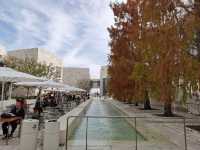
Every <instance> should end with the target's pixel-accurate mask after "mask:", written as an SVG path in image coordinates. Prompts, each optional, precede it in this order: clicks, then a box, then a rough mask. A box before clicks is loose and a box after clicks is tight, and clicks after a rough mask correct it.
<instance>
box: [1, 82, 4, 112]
mask: <svg viewBox="0 0 200 150" xmlns="http://www.w3.org/2000/svg"><path fill="white" fill-rule="evenodd" d="M3 98H4V82H2V88H1V109H2V110H3Z"/></svg>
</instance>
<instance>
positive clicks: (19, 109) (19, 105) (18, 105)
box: [2, 99, 25, 138]
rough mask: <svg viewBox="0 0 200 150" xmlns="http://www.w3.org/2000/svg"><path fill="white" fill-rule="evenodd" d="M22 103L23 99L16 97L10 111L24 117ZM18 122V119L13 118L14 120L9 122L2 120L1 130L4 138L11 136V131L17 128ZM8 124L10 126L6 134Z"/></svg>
mask: <svg viewBox="0 0 200 150" xmlns="http://www.w3.org/2000/svg"><path fill="white" fill-rule="evenodd" d="M23 105H24V101H23V100H21V99H17V100H16V105H15V106H14V107H13V108H12V109H11V111H10V113H12V114H14V115H15V116H17V117H21V119H24V116H25V111H24V108H23ZM19 123H20V120H15V121H12V122H9V123H8V122H4V123H3V124H2V130H3V135H4V138H7V137H12V136H13V133H14V132H15V130H16V128H17V124H19ZM9 125H10V126H11V127H12V129H11V133H10V134H8V127H9Z"/></svg>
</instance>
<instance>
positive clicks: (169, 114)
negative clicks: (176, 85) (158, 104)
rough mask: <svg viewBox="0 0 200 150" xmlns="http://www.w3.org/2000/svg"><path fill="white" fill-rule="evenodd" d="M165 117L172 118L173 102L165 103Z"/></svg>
mask: <svg viewBox="0 0 200 150" xmlns="http://www.w3.org/2000/svg"><path fill="white" fill-rule="evenodd" d="M164 116H166V117H172V116H173V113H172V103H171V102H165V103H164Z"/></svg>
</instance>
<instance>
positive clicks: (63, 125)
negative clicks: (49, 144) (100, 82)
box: [58, 99, 93, 145]
mask: <svg viewBox="0 0 200 150" xmlns="http://www.w3.org/2000/svg"><path fill="white" fill-rule="evenodd" d="M92 100H93V99H89V100H87V101H85V102H83V103H81V104H80V105H79V106H77V107H76V108H74V109H73V110H71V111H70V112H68V113H66V114H65V115H63V116H61V117H60V118H59V119H58V122H59V123H60V131H59V132H60V140H59V144H61V145H64V144H65V143H66V129H67V118H68V117H69V116H80V115H83V114H85V111H87V109H88V107H89V106H90V104H91V102H92ZM80 120H81V118H79V119H77V118H71V119H69V122H68V128H69V130H68V131H69V135H70V134H71V132H73V130H74V128H75V127H76V126H77V124H78V123H80Z"/></svg>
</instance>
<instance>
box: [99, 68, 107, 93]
mask: <svg viewBox="0 0 200 150" xmlns="http://www.w3.org/2000/svg"><path fill="white" fill-rule="evenodd" d="M107 82H108V66H102V67H101V70H100V94H101V96H105V95H106V94H107Z"/></svg>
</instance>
